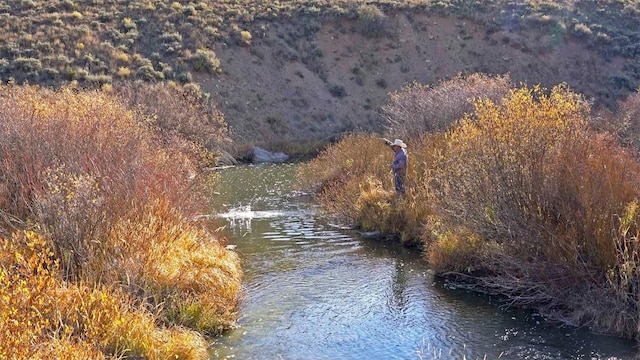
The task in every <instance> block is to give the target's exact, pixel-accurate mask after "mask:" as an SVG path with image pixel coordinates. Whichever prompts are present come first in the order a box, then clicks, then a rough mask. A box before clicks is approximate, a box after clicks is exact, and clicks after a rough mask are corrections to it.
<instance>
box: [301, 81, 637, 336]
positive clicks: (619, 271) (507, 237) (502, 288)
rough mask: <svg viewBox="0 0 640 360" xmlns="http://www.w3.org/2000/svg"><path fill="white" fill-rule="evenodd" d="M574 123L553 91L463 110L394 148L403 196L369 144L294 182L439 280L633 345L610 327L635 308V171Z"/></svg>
mask: <svg viewBox="0 0 640 360" xmlns="http://www.w3.org/2000/svg"><path fill="white" fill-rule="evenodd" d="M426 96H428V95H426ZM588 111H589V107H588V105H586V103H585V102H584V101H583V100H582V99H581V97H580V96H578V95H576V94H574V93H572V92H570V91H569V90H567V89H566V88H564V87H556V88H554V89H553V90H552V91H550V92H548V93H547V92H545V91H543V90H542V89H539V88H532V89H529V88H521V89H517V90H512V91H511V92H509V93H507V94H506V96H505V97H504V98H503V99H502V100H501V101H500V102H496V101H492V100H489V99H483V100H477V101H476V102H475V111H474V112H473V113H472V114H470V115H467V116H466V117H465V118H464V119H462V120H461V122H460V124H459V125H458V126H456V127H454V128H453V129H451V130H450V131H449V132H447V133H446V134H435V135H428V134H423V135H421V136H419V137H414V138H409V139H406V141H407V143H408V144H409V154H410V155H409V163H410V176H409V178H410V182H411V184H410V186H409V191H408V193H407V194H406V195H405V196H403V197H401V198H395V196H393V195H391V193H390V192H391V191H392V184H391V177H390V174H389V173H388V166H389V162H390V160H391V156H392V155H391V153H390V151H389V150H388V149H387V148H386V147H385V146H384V145H383V143H382V142H381V141H380V140H378V139H377V138H375V137H373V136H364V135H359V136H350V137H347V138H345V139H343V140H342V141H340V142H338V143H337V144H336V145H334V146H332V147H330V148H329V149H327V150H326V151H325V152H324V153H323V154H321V155H320V156H319V157H318V158H317V159H315V160H314V161H313V162H311V163H310V164H309V165H307V168H306V169H304V171H303V172H302V175H301V177H302V178H303V179H306V180H310V179H312V180H314V181H312V183H315V184H317V185H320V186H321V189H322V191H321V192H320V193H319V199H320V201H321V203H322V204H323V206H324V208H325V209H327V210H328V211H329V212H331V213H333V214H337V215H339V216H341V217H344V218H345V219H348V220H349V221H352V222H353V223H354V224H356V225H359V226H361V227H363V228H365V229H367V230H369V229H377V230H382V231H386V232H391V233H395V234H401V235H402V236H404V238H403V240H405V241H406V236H412V237H419V238H420V241H421V242H422V243H423V244H424V246H425V249H427V252H428V258H429V260H430V262H431V265H432V266H433V267H434V268H436V269H438V270H439V271H440V273H443V274H444V273H449V274H458V275H464V276H465V277H466V278H467V279H472V280H473V281H472V282H471V283H470V284H473V285H470V286H472V287H475V288H482V290H483V291H488V292H490V293H496V294H502V295H507V296H509V297H511V299H512V301H513V303H514V304H517V305H521V306H531V307H536V308H537V309H539V310H540V311H542V312H544V313H546V314H550V315H553V316H555V317H556V319H560V320H566V321H569V322H572V323H574V324H588V325H592V326H594V327H595V328H596V329H597V330H602V331H605V332H612V333H616V334H619V335H623V336H627V337H635V336H637V326H638V319H636V318H634V317H627V316H622V315H620V314H625V313H632V311H633V309H635V307H636V306H638V305H639V304H638V303H637V301H636V300H634V299H637V297H636V296H638V294H639V292H640V288H638V287H637V286H635V285H634V284H636V283H637V281H640V280H639V279H640V270H638V268H637V267H635V265H634V264H636V262H637V261H638V260H640V247H639V246H638V244H637V241H635V239H636V237H637V236H638V233H639V231H640V230H639V229H638V228H637V225H636V224H637V223H638V221H639V220H640V214H638V211H637V199H638V198H639V197H640V193H639V192H640V190H638V189H640V188H639V187H638V183H637V179H638V178H640V177H639V176H640V164H639V163H638V160H637V159H635V158H633V157H632V156H630V155H629V154H628V153H626V152H625V151H624V150H623V149H621V148H620V147H619V146H618V145H617V144H615V142H614V141H612V140H610V139H608V138H607V136H605V135H602V134H597V133H594V132H592V131H591V130H589V129H588V127H587V119H588V116H589V115H588ZM627 113H628V111H627ZM420 125H421V124H420ZM410 130H411V129H407V131H410ZM311 174H313V176H310V175H311ZM394 214H395V215H394ZM398 219H402V220H401V221H399V220H398Z"/></svg>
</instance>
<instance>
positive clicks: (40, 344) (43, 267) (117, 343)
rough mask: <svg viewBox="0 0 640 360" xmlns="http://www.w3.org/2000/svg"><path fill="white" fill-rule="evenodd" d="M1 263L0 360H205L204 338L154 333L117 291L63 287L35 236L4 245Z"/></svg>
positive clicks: (150, 322)
mask: <svg viewBox="0 0 640 360" xmlns="http://www.w3.org/2000/svg"><path fill="white" fill-rule="evenodd" d="M0 256H1V259H2V260H1V268H0V284H2V286H1V287H0V305H1V306H0V309H1V310H2V322H0V355H1V356H2V358H3V359H27V358H28V359H50V358H59V359H62V358H64V359H99V358H104V357H106V356H109V357H115V358H119V357H124V356H127V357H144V358H148V359H168V358H176V357H177V358H180V359H207V358H208V354H207V351H206V347H207V344H206V342H205V340H204V338H203V337H202V335H200V334H198V333H196V332H192V331H188V330H186V329H183V328H173V329H164V328H162V327H159V326H158V325H157V324H156V320H155V318H154V317H153V315H152V314H151V313H149V312H147V311H146V310H144V309H139V308H136V307H134V306H133V303H132V302H131V300H129V298H128V296H127V295H126V294H124V293H123V292H121V291H119V290H110V289H108V288H106V287H101V288H90V287H88V286H85V285H77V284H70V283H67V282H65V281H63V280H62V279H61V278H60V277H59V276H58V274H57V263H55V262H54V261H53V260H52V257H53V253H52V252H51V251H50V250H49V249H48V248H47V247H46V242H45V240H44V239H43V238H42V237H41V236H39V235H38V234H36V233H33V232H28V231H27V232H18V233H15V234H14V235H13V236H12V237H11V238H10V239H5V240H3V243H2V247H1V248H0Z"/></svg>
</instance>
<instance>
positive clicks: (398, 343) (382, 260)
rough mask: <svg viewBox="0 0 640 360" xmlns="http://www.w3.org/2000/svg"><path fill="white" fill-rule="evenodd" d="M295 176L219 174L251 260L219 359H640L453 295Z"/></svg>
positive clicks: (265, 171) (262, 170)
mask: <svg viewBox="0 0 640 360" xmlns="http://www.w3.org/2000/svg"><path fill="white" fill-rule="evenodd" d="M294 172H295V165H281V166H264V167H241V168H234V169H227V170H225V171H223V172H221V177H222V178H221V184H220V187H219V189H217V192H218V193H219V194H220V195H216V196H217V198H216V199H215V202H216V204H217V206H218V207H217V208H216V209H214V212H215V213H216V214H217V216H218V217H220V218H222V219H224V221H226V223H227V227H228V238H229V241H230V243H231V244H234V245H236V246H237V247H236V250H237V251H238V253H239V254H240V256H241V258H242V259H243V267H244V271H245V283H244V287H245V290H244V291H245V299H244V301H243V303H242V306H241V309H240V313H241V317H240V319H239V321H238V327H237V328H236V329H234V330H231V331H229V332H227V333H226V334H225V335H223V336H221V337H219V338H216V339H214V343H213V344H212V350H211V354H212V358H214V359H226V358H236V359H336V358H338V359H420V358H423V359H434V358H437V359H462V358H463V357H465V358H466V359H476V358H478V359H482V358H483V357H484V356H485V355H486V358H487V359H497V358H499V357H500V358H502V359H616V358H618V359H632V358H634V356H635V349H634V348H633V343H632V342H629V341H625V340H621V339H617V338H612V337H606V336H598V335H593V334H590V333H589V331H588V330H587V329H574V328H563V327H557V326H553V325H550V324H547V323H545V322H543V321H542V319H540V318H539V317H537V316H536V315H535V314H533V313H531V312H526V311H519V310H502V309H500V307H499V304H498V303H497V301H496V300H495V299H492V298H488V297H486V296H483V295H478V294H474V293H469V292H465V291H459V290H452V289H448V288H447V286H446V284H444V283H443V282H442V281H438V280H437V279H436V278H434V275H433V271H431V270H430V269H429V268H428V266H427V264H426V263H425V261H424V260H423V259H421V256H420V254H419V252H418V251H417V250H415V249H408V248H404V247H402V246H400V245H399V244H396V243H390V242H385V241H382V240H375V239H368V238H362V237H360V236H359V235H358V234H356V233H355V232H353V231H349V230H343V229H340V228H339V227H336V226H333V225H331V224H330V223H328V222H327V221H326V220H325V219H323V218H322V216H321V215H320V214H319V212H317V211H316V208H315V206H314V205H313V204H312V203H311V202H310V199H309V197H308V196H307V195H305V194H303V193H299V192H296V191H294V190H293V181H294ZM434 349H435V350H434ZM434 351H435V355H434Z"/></svg>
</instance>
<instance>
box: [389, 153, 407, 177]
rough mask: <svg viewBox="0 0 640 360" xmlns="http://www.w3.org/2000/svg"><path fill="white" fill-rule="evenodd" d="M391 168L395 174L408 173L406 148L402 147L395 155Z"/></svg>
mask: <svg viewBox="0 0 640 360" xmlns="http://www.w3.org/2000/svg"><path fill="white" fill-rule="evenodd" d="M391 169H392V170H393V173H394V174H399V175H403V176H404V175H406V173H407V151H406V150H405V149H400V151H398V152H396V154H395V156H394V157H393V162H392V163H391Z"/></svg>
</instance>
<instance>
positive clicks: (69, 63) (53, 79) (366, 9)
mask: <svg viewBox="0 0 640 360" xmlns="http://www.w3.org/2000/svg"><path fill="white" fill-rule="evenodd" d="M365 4H366V5H365ZM638 6H639V5H638V2H637V1H615V2H611V1H577V2H574V1H571V2H563V1H558V2H543V3H538V2H534V1H531V2H511V1H504V0H495V1H489V2H456V1H426V2H418V1H411V0H407V1H391V0H379V1H376V2H373V3H371V2H366V3H365V2H364V1H353V0H316V1H302V0H288V1H238V2H221V1H212V0H205V1H174V2H168V1H142V0H138V1H73V0H60V1H40V0H29V1H6V0H5V1H0V29H2V32H1V33H2V34H3V35H1V37H0V38H1V40H2V41H0V42H1V43H2V44H4V45H2V47H1V48H0V75H1V76H2V79H3V80H5V81H6V80H7V79H8V78H14V79H15V80H16V81H17V82H19V83H21V82H23V81H29V82H31V83H46V84H60V83H61V82H64V81H72V80H77V81H79V82H81V83H83V84H86V85H87V86H101V85H103V84H108V83H112V82H115V81H119V80H124V79H129V78H137V79H142V80H145V81H162V80H175V81H181V82H189V81H191V73H192V72H194V71H195V72H209V73H212V74H215V73H216V72H219V71H220V70H221V64H220V60H219V59H218V57H217V55H216V53H215V49H216V48H218V47H219V46H220V44H222V43H225V44H227V45H231V46H233V45H247V46H248V45H250V43H251V38H252V37H253V36H260V30H261V26H263V24H262V22H261V20H275V19H278V18H280V17H295V16H313V17H317V18H319V19H327V18H335V17H350V18H356V19H358V20H359V23H358V28H359V29H360V31H362V32H363V33H365V34H366V35H367V36H372V37H377V36H381V35H388V34H390V33H391V32H392V29H391V28H390V24H389V23H388V22H387V21H386V20H385V14H384V12H382V11H381V9H382V10H384V11H390V10H392V9H403V8H426V9H429V10H430V11H434V12H439V13H443V14H447V15H452V16H458V17H465V18H469V19H473V20H478V21H481V22H483V23H484V24H486V25H488V26H489V31H491V29H492V28H493V29H494V30H497V29H498V28H502V27H504V26H505V24H507V25H508V26H509V28H510V30H523V31H526V29H527V28H529V27H538V28H539V27H542V28H544V29H546V30H547V31H548V32H550V33H551V35H552V37H555V38H556V41H559V40H560V38H561V37H563V36H565V35H566V34H570V35H572V36H574V37H575V38H579V39H583V40H584V41H587V42H588V43H589V44H590V46H592V47H593V48H594V50H595V51H600V52H602V53H603V54H604V55H606V56H616V55H621V56H626V57H636V56H637V55H638V52H639V51H640V47H639V46H640V45H638V34H639V33H640V20H639V19H640V9H639V7H638ZM252 32H253V33H252ZM552 40H553V39H552ZM630 66H636V67H639V66H640V64H638V63H633V64H631V65H630ZM223 67H224V66H222V68H223ZM636 70H637V69H636ZM620 81H621V82H622V83H624V82H625V81H627V82H630V83H629V84H622V85H631V83H637V79H626V80H625V79H620Z"/></svg>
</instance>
